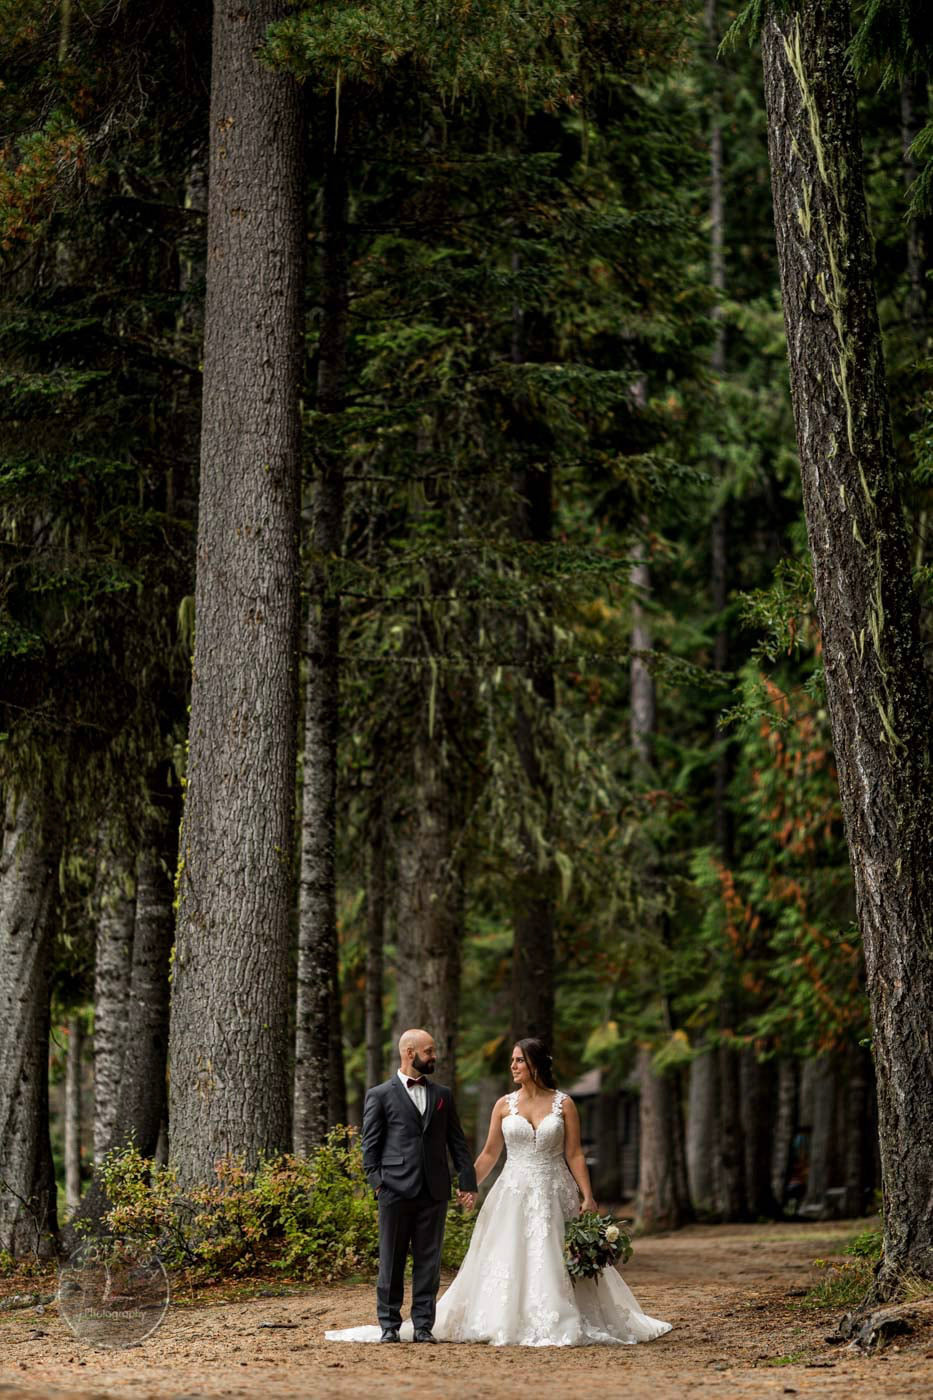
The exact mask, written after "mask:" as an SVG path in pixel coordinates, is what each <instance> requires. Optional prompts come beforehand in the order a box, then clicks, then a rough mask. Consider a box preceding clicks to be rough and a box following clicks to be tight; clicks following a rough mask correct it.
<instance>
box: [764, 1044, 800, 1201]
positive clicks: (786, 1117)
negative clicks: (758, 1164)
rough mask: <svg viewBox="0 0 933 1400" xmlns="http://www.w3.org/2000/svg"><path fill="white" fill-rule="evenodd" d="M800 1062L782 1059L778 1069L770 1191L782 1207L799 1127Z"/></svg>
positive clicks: (785, 1196)
mask: <svg viewBox="0 0 933 1400" xmlns="http://www.w3.org/2000/svg"><path fill="white" fill-rule="evenodd" d="M797 1078H798V1074H797V1061H796V1060H792V1059H789V1058H788V1059H781V1060H779V1061H778V1067H777V1107H776V1110H774V1111H773V1112H772V1118H773V1141H772V1147H771V1190H772V1192H773V1193H774V1199H775V1201H776V1202H777V1203H778V1205H779V1206H781V1207H782V1209H783V1207H784V1205H785V1202H786V1198H787V1179H788V1174H789V1171H790V1152H791V1144H792V1143H793V1140H794V1129H795V1128H796V1126H797Z"/></svg>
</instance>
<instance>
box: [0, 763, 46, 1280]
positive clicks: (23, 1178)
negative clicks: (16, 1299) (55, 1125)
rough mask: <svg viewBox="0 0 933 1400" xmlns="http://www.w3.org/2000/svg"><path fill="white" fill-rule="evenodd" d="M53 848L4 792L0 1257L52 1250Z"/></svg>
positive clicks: (35, 805)
mask: <svg viewBox="0 0 933 1400" xmlns="http://www.w3.org/2000/svg"><path fill="white" fill-rule="evenodd" d="M59 854H60V852H59V849H58V847H57V845H56V842H55V838H54V835H53V833H52V828H51V822H50V817H49V813H48V811H47V809H46V807H45V805H44V802H43V800H42V799H41V798H39V797H38V796H35V797H33V796H31V795H29V794H17V793H15V792H13V791H12V790H8V791H7V792H6V793H5V803H4V826H3V848H2V853H0V1249H4V1250H7V1251H8V1252H9V1253H10V1254H12V1255H13V1257H14V1258H22V1257H24V1256H29V1255H35V1254H38V1255H39V1256H40V1257H49V1256H50V1255H51V1254H52V1253H53V1252H54V1239H55V1236H56V1235H57V1233H58V1216H57V1205H56V1187H55V1174H54V1169H53V1166H52V1147H51V1143H50V1141H49V1080H48V1064H49V981H48V972H49V961H50V953H51V949H50V941H51V921H50V910H51V906H52V895H53V890H54V885H55V877H56V873H57V869H58V858H59Z"/></svg>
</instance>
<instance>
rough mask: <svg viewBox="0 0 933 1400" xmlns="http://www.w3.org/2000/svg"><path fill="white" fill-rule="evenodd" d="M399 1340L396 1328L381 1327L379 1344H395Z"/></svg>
mask: <svg viewBox="0 0 933 1400" xmlns="http://www.w3.org/2000/svg"><path fill="white" fill-rule="evenodd" d="M398 1339H399V1336H398V1328H397V1327H383V1329H382V1336H381V1337H380V1338H379V1340H380V1342H397V1341H398Z"/></svg>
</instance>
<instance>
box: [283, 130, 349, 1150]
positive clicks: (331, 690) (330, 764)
mask: <svg viewBox="0 0 933 1400" xmlns="http://www.w3.org/2000/svg"><path fill="white" fill-rule="evenodd" d="M345 130H346V121H345V119H344V120H343V121H342V122H341V127H340V129H339V133H338V146H337V149H336V150H335V151H331V152H330V153H329V155H328V159H327V166H326V170H325V175H324V222H323V230H322V246H323V267H322V281H323V287H324V299H323V307H322V312H323V315H322V322H321V342H320V359H319V362H318V383H317V407H318V411H319V412H320V413H322V414H327V415H333V414H335V413H338V412H339V410H340V408H341V406H342V403H343V396H344V391H345V379H346V353H347V329H348V308H349V259H348V253H347V200H348V188H347V170H346V160H345V154H344V146H343V138H342V136H341V135H340V133H341V132H343V131H345ZM317 461H318V474H317V480H316V483H315V493H314V524H313V527H312V537H311V555H312V560H311V566H310V569H309V577H308V590H309V595H310V596H309V600H308V627H307V638H306V650H307V658H308V685H307V691H306V696H305V728H304V788H303V794H302V815H301V890H300V898H299V906H298V991H297V1005H296V1012H295V1115H294V1118H295V1126H294V1143H295V1151H296V1152H309V1151H311V1149H312V1148H314V1147H316V1146H317V1145H318V1144H319V1143H320V1142H322V1141H323V1139H324V1137H325V1136H326V1134H327V1131H328V1129H329V1128H331V1127H333V1126H334V1124H335V1123H337V1122H341V1123H345V1122H346V1118H347V1098H346V1085H345V1077H344V1067H343V1038H342V1027H341V1018H340V985H339V983H340V971H339V948H338V941H337V740H338V735H339V708H340V664H339V653H340V594H339V592H338V589H337V584H336V581H335V579H334V577H333V563H334V561H335V560H336V559H338V558H339V556H340V553H341V551H342V548H343V496H344V482H343V460H342V456H341V453H340V450H339V448H338V449H337V450H334V448H333V445H332V444H330V443H325V444H324V447H323V450H321V451H319V452H318V454H317Z"/></svg>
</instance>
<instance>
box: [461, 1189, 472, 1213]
mask: <svg viewBox="0 0 933 1400" xmlns="http://www.w3.org/2000/svg"><path fill="white" fill-rule="evenodd" d="M457 1200H458V1201H459V1202H460V1204H461V1205H462V1206H463V1208H464V1210H472V1209H473V1207H474V1206H475V1204H476V1192H475V1191H458V1192H457Z"/></svg>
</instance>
